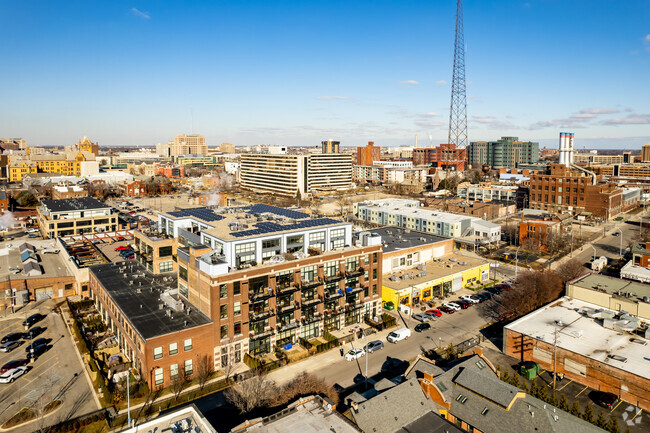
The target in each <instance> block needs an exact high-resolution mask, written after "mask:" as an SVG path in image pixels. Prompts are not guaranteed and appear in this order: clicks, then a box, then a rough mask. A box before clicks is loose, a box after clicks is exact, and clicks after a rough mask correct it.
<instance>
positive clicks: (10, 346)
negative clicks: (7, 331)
mask: <svg viewBox="0 0 650 433" xmlns="http://www.w3.org/2000/svg"><path fill="white" fill-rule="evenodd" d="M21 343H22V341H7V342H6V343H4V344H2V345H0V352H11V351H12V350H14V349H15V348H16V347H18V346H20V344H21Z"/></svg>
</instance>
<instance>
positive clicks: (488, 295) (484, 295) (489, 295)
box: [475, 292, 493, 302]
mask: <svg viewBox="0 0 650 433" xmlns="http://www.w3.org/2000/svg"><path fill="white" fill-rule="evenodd" d="M475 296H476V297H477V298H478V300H479V302H485V301H487V300H489V299H492V296H493V295H492V293H490V292H484V293H479V294H477V295H475Z"/></svg>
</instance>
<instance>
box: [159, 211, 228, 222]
mask: <svg viewBox="0 0 650 433" xmlns="http://www.w3.org/2000/svg"><path fill="white" fill-rule="evenodd" d="M169 215H171V216H173V217H175V218H182V217H195V218H198V219H201V220H203V221H219V220H222V219H223V218H224V217H223V216H222V215H218V214H216V213H214V211H213V210H212V209H206V208H201V209H184V210H178V211H174V212H169Z"/></svg>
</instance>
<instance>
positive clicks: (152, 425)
mask: <svg viewBox="0 0 650 433" xmlns="http://www.w3.org/2000/svg"><path fill="white" fill-rule="evenodd" d="M195 428H196V429H195ZM154 431H157V432H175V433H197V432H200V433H216V430H215V429H214V427H212V425H211V424H210V423H209V422H208V421H207V420H206V419H205V417H204V416H203V414H202V413H201V412H200V411H199V410H198V409H197V407H196V406H195V405H194V404H191V405H189V406H186V407H184V408H182V409H178V410H174V411H172V412H170V413H167V414H165V415H162V416H159V417H157V418H156V419H154V420H151V421H147V422H144V423H140V424H138V425H137V426H136V427H133V428H130V429H127V430H122V432H123V433H137V432H154Z"/></svg>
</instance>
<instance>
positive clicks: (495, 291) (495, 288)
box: [485, 284, 503, 295]
mask: <svg viewBox="0 0 650 433" xmlns="http://www.w3.org/2000/svg"><path fill="white" fill-rule="evenodd" d="M485 290H487V291H488V292H490V293H492V294H493V295H499V294H500V293H501V292H502V291H503V288H502V287H501V286H500V285H498V284H497V285H494V286H490V287H488V288H486V289H485Z"/></svg>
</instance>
